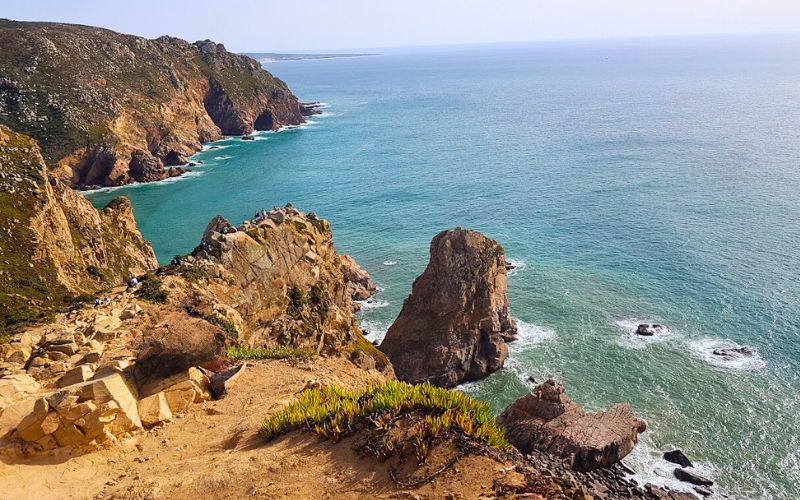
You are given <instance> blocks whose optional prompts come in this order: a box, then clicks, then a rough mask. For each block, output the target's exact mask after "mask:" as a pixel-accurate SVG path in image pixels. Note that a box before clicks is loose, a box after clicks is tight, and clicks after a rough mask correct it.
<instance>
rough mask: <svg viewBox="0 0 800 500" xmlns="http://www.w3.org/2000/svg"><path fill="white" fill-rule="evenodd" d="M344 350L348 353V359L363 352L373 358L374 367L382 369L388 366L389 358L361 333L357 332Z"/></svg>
mask: <svg viewBox="0 0 800 500" xmlns="http://www.w3.org/2000/svg"><path fill="white" fill-rule="evenodd" d="M345 350H346V351H347V352H348V353H349V354H350V359H353V358H354V357H355V356H356V355H357V353H364V354H366V355H367V356H369V357H370V358H372V359H374V360H375V368H377V369H378V371H383V370H384V369H385V368H386V367H387V366H389V358H388V357H387V356H386V354H384V353H383V352H381V350H380V349H378V348H377V347H375V345H373V344H372V342H370V341H369V340H367V339H366V338H364V336H363V335H361V334H358V335H356V338H355V340H353V341H352V342H351V343H350V344H349V345H348V346H347V347H346V348H345Z"/></svg>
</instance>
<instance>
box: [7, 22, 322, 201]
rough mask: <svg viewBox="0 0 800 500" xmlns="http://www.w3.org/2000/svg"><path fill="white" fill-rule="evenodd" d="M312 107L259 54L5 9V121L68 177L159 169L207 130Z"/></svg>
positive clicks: (226, 130)
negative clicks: (30, 18)
mask: <svg viewBox="0 0 800 500" xmlns="http://www.w3.org/2000/svg"><path fill="white" fill-rule="evenodd" d="M311 112H313V111H312V110H311V109H310V108H306V107H304V106H303V105H302V104H300V103H299V102H298V100H297V98H296V97H295V96H294V95H293V94H292V93H291V91H290V90H289V88H288V87H287V86H286V84H285V83H284V82H282V81H281V80H279V79H277V78H275V77H273V76H272V75H271V74H269V73H268V72H266V71H264V70H263V69H262V68H261V67H260V65H259V64H258V62H256V61H255V60H253V59H251V58H249V57H246V56H241V55H237V54H233V53H230V52H228V51H227V50H225V47H224V46H222V45H221V44H217V43H214V42H211V41H208V40H206V41H200V42H195V43H187V42H185V41H183V40H180V39H177V38H172V37H166V36H164V37H160V38H158V39H155V40H148V39H145V38H141V37H136V36H131V35H123V34H119V33H115V32H113V31H110V30H105V29H101V28H94V27H89V26H80V25H71V24H56V23H40V22H33V23H32V22H17V21H10V20H0V123H2V124H4V125H6V126H8V127H10V128H11V129H13V130H15V131H17V132H22V133H25V134H27V135H29V136H31V137H33V138H34V139H36V140H37V141H38V142H39V145H40V147H41V149H42V154H43V156H44V158H45V160H46V162H47V164H48V165H49V166H50V167H51V168H52V170H53V173H54V174H56V175H57V176H58V177H59V178H61V179H62V180H64V181H65V182H67V183H69V184H70V185H72V186H93V185H101V186H115V185H121V184H126V183H129V182H133V181H140V182H146V181H152V180H159V179H162V178H164V177H167V176H169V175H171V174H170V173H169V172H167V171H165V170H164V166H165V165H167V166H169V165H179V164H182V163H184V162H185V158H186V156H188V155H190V154H192V153H194V152H196V151H198V150H199V149H200V147H201V144H202V143H204V142H208V141H212V140H215V139H219V138H220V137H222V136H223V135H242V134H249V133H251V132H252V131H253V130H272V129H276V128H279V127H281V126H284V125H294V124H299V123H303V121H304V118H303V114H304V113H311ZM176 173H179V171H178V172H172V175H175V174H176Z"/></svg>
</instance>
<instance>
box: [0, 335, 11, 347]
mask: <svg viewBox="0 0 800 500" xmlns="http://www.w3.org/2000/svg"><path fill="white" fill-rule="evenodd" d="M10 342H11V335H9V334H7V333H3V334H0V345H3V344H8V343H10Z"/></svg>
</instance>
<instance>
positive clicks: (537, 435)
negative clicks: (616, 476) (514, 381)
mask: <svg viewBox="0 0 800 500" xmlns="http://www.w3.org/2000/svg"><path fill="white" fill-rule="evenodd" d="M497 423H498V424H500V426H501V427H503V428H504V429H505V431H506V438H507V439H508V441H509V442H510V443H511V444H513V445H514V446H516V447H517V448H519V450H520V451H522V452H523V453H530V452H531V451H533V450H540V451H544V452H547V453H550V454H552V455H556V456H560V457H564V458H567V459H568V460H570V461H571V463H572V466H573V468H575V469H577V470H582V471H587V470H592V469H596V468H598V467H608V466H610V465H613V464H614V463H616V462H618V461H620V460H621V459H622V458H624V457H625V456H626V455H627V454H628V453H630V452H631V450H633V447H634V446H635V445H636V441H637V440H638V436H639V433H641V432H644V431H645V429H646V428H647V424H646V423H645V421H644V420H640V419H638V418H636V417H635V416H634V415H633V412H632V411H631V408H630V406H629V405H627V404H616V405H614V406H612V407H611V408H609V409H608V410H605V411H599V412H593V413H586V412H584V411H583V410H582V409H581V407H580V406H578V404H576V403H575V402H573V401H572V400H571V399H570V398H569V397H567V395H566V394H564V387H563V386H561V385H560V384H558V383H557V382H555V381H553V380H547V381H546V382H544V383H543V384H540V385H538V386H537V387H536V388H534V389H533V390H532V391H531V392H530V394H527V395H526V396H523V397H521V398H520V399H518V400H517V401H515V402H514V403H513V404H511V405H510V406H509V407H508V408H506V409H505V411H503V413H502V414H501V415H500V416H499V417H498V418H497Z"/></svg>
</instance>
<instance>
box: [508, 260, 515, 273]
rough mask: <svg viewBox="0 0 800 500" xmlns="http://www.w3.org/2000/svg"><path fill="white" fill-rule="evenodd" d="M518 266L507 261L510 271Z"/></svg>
mask: <svg viewBox="0 0 800 500" xmlns="http://www.w3.org/2000/svg"><path fill="white" fill-rule="evenodd" d="M516 267H517V266H515V265H514V264H513V263H512V262H509V261H506V271H510V270H512V269H516Z"/></svg>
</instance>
